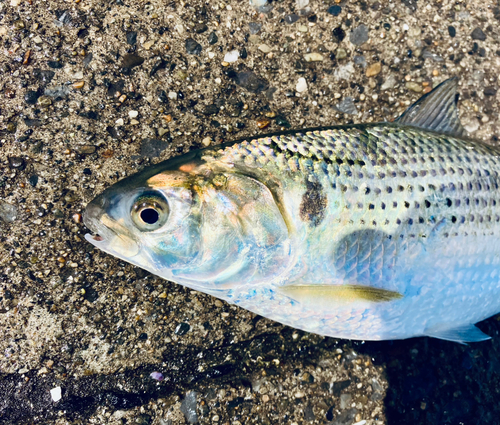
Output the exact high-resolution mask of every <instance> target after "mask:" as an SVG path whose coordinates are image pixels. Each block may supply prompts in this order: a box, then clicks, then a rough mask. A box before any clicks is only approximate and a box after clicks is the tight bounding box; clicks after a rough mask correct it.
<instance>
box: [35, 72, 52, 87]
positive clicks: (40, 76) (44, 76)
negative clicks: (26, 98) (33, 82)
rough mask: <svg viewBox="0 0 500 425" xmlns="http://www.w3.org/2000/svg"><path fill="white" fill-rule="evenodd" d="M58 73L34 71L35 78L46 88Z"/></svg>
mask: <svg viewBox="0 0 500 425" xmlns="http://www.w3.org/2000/svg"><path fill="white" fill-rule="evenodd" d="M55 74H56V73H55V72H54V71H50V70H42V69H34V70H33V76H34V77H35V78H36V79H37V80H38V81H40V83H41V84H42V85H44V86H46V85H47V84H49V83H50V82H51V81H52V78H54V75H55Z"/></svg>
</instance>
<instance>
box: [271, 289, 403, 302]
mask: <svg viewBox="0 0 500 425" xmlns="http://www.w3.org/2000/svg"><path fill="white" fill-rule="evenodd" d="M279 292H281V293H282V294H283V295H286V296H287V297H290V298H292V299H293V300H295V301H297V302H299V303H301V304H305V305H308V304H311V307H312V306H319V305H325V304H326V305H328V304H329V305H332V303H333V304H336V303H343V304H344V303H351V302H356V301H364V302H372V303H380V302H387V301H393V300H398V299H400V298H402V297H403V295H402V294H400V293H399V292H396V291H389V290H387V289H381V288H373V287H371V286H362V285H316V284H311V285H309V284H299V285H286V286H282V287H280V288H279Z"/></svg>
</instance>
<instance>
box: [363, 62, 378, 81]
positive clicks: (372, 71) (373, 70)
mask: <svg viewBox="0 0 500 425" xmlns="http://www.w3.org/2000/svg"><path fill="white" fill-rule="evenodd" d="M381 70H382V64H381V63H380V62H375V63H372V64H371V65H370V66H368V68H366V76H367V77H374V76H375V75H378V74H379V73H380V71H381Z"/></svg>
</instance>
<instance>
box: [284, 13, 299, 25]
mask: <svg viewBox="0 0 500 425" xmlns="http://www.w3.org/2000/svg"><path fill="white" fill-rule="evenodd" d="M298 20H299V15H296V14H295V13H292V14H290V15H286V16H285V22H286V23H287V24H289V25H290V24H293V23H294V22H297V21H298Z"/></svg>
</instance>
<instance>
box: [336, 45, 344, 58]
mask: <svg viewBox="0 0 500 425" xmlns="http://www.w3.org/2000/svg"><path fill="white" fill-rule="evenodd" d="M335 57H336V58H337V59H345V58H346V57H347V52H346V50H345V49H343V48H342V47H339V48H338V49H337V50H335Z"/></svg>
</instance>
